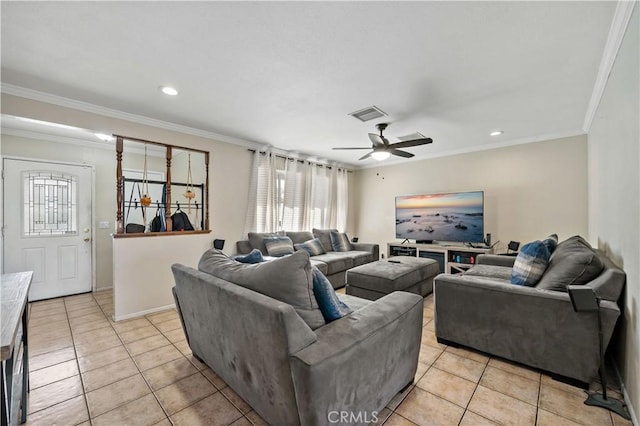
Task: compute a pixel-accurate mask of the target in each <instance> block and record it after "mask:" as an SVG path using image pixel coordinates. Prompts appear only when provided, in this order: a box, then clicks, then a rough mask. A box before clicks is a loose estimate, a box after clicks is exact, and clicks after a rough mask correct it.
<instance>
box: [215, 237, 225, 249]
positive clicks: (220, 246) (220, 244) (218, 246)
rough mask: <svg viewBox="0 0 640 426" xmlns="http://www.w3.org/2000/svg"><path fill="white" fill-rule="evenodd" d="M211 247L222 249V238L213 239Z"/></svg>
mask: <svg viewBox="0 0 640 426" xmlns="http://www.w3.org/2000/svg"><path fill="white" fill-rule="evenodd" d="M213 248H214V249H217V250H222V249H223V248H224V240H218V239H215V240H213Z"/></svg>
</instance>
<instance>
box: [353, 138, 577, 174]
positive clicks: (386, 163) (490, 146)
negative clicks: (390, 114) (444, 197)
mask: <svg viewBox="0 0 640 426" xmlns="http://www.w3.org/2000/svg"><path fill="white" fill-rule="evenodd" d="M585 134H586V133H585V132H584V131H583V130H582V129H577V130H569V131H566V132H557V133H547V134H546V135H539V136H533V137H530V138H522V139H513V140H510V141H504V142H497V143H492V144H483V145H479V146H474V147H467V148H461V149H452V150H449V151H444V152H438V153H435V154H427V155H421V156H415V157H413V158H411V159H409V160H406V159H405V160H400V159H398V160H397V161H386V160H385V161H376V162H375V163H371V164H367V165H366V166H360V167H357V170H364V169H371V168H374V167H377V168H379V167H385V166H393V165H397V164H406V163H407V162H411V161H424V160H431V159H434V158H441V157H451V156H454V155H461V154H470V153H473V152H479V151H487V150H490V149H498V148H508V147H510V146H517V145H525V144H528V143H534V142H546V141H551V140H554V139H564V138H571V137H574V136H584V135H585Z"/></svg>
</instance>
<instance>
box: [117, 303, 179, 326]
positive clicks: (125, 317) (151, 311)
mask: <svg viewBox="0 0 640 426" xmlns="http://www.w3.org/2000/svg"><path fill="white" fill-rule="evenodd" d="M175 308H176V305H175V303H172V304H171V305H166V306H160V307H159V308H153V309H147V310H146V311H140V312H134V313H132V314H127V315H121V316H117V317H116V316H114V321H116V322H117V321H124V320H128V319H131V318H137V317H141V316H143V315H149V314H155V313H156V312H162V311H168V310H169V309H175Z"/></svg>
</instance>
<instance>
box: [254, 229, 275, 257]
mask: <svg viewBox="0 0 640 426" xmlns="http://www.w3.org/2000/svg"><path fill="white" fill-rule="evenodd" d="M248 236H249V243H250V244H251V248H254V249H258V250H260V251H261V252H262V254H264V255H265V256H266V255H267V253H268V252H267V246H266V245H265V244H264V239H265V238H269V237H277V236H278V234H274V233H269V232H249V235H248Z"/></svg>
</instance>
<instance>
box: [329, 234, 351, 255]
mask: <svg viewBox="0 0 640 426" xmlns="http://www.w3.org/2000/svg"><path fill="white" fill-rule="evenodd" d="M329 237H330V238H331V246H332V248H333V251H350V250H351V243H350V242H349V237H347V234H345V233H344V232H336V231H331V233H330V234H329Z"/></svg>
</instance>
